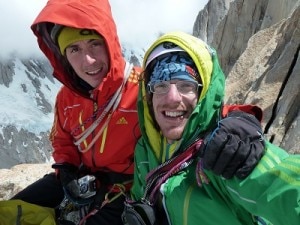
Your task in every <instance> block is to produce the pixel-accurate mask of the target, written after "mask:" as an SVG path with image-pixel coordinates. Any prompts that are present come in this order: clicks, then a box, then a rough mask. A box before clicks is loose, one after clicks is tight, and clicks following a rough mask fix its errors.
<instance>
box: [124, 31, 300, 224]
mask: <svg viewBox="0 0 300 225" xmlns="http://www.w3.org/2000/svg"><path fill="white" fill-rule="evenodd" d="M143 67H144V70H145V71H144V73H143V77H142V78H141V79H140V87H139V96H138V113H139V122H140V128H141V132H142V137H141V138H140V139H139V142H138V144H137V146H136V149H135V172H134V184H133V187H132V189H131V196H130V197H128V199H127V201H126V202H125V210H124V213H123V220H124V222H125V223H127V224H130V225H133V224H142V223H140V222H138V221H140V220H141V218H142V220H144V222H145V224H152V225H153V224H164V225H165V224H169V225H196V224H199V225H200V224H201V225H255V224H273V225H299V224H300V156H299V155H290V154H288V153H287V152H286V151H285V150H283V149H281V148H279V147H277V146H275V145H273V144H271V143H270V142H269V141H267V140H264V137H263V135H262V132H261V131H260V130H259V123H258V125H257V127H256V126H255V122H254V123H253V121H255V117H254V116H256V117H258V119H261V118H260V117H261V115H257V112H259V110H257V108H255V107H251V106H247V105H246V106H245V105H244V106H226V105H224V104H223V96H224V85H225V76H224V74H223V72H222V70H221V68H220V66H219V63H218V58H217V54H216V51H215V50H214V49H213V48H211V47H210V46H208V45H207V44H206V43H204V42H203V41H202V40H200V39H198V38H196V37H193V36H191V35H189V34H186V33H182V32H170V33H167V34H165V35H163V36H161V37H160V38H158V39H157V40H156V41H155V42H154V43H153V44H152V45H151V47H150V48H149V49H148V51H147V52H146V54H145V58H144V62H143ZM243 111H246V112H247V113H245V112H243ZM258 114H259V113H258ZM237 127H239V128H237ZM233 129H239V132H238V133H237V135H234V134H228V135H227V134H226V132H227V131H232V130H233ZM255 129H257V135H254V136H253V135H252V136H249V135H248V133H247V132H248V131H250V130H252V131H253V130H255ZM254 133H255V132H254ZM222 134H224V135H223V136H222ZM252 134H253V132H252ZM262 141H263V142H264V145H265V153H264V156H263V157H262V158H261V159H260V160H259V162H258V164H257V166H256V167H255V169H254V170H253V171H252V172H251V173H250V174H247V168H245V166H244V167H243V168H238V167H237V172H236V173H235V176H234V177H233V178H230V179H226V178H227V177H226V173H225V176H224V174H222V173H221V172H220V175H218V170H220V171H221V170H222V168H223V167H225V165H226V163H227V162H223V161H222V159H224V158H226V157H224V158H223V157H222V155H221V156H220V157H219V159H218V160H217V161H216V162H211V161H210V160H211V159H212V158H213V157H210V156H209V155H210V154H215V153H214V149H215V146H218V145H220V143H221V145H222V144H224V143H225V142H226V143H227V144H228V143H231V144H232V146H235V145H238V146H240V145H249V146H251V148H252V149H251V148H250V149H251V150H250V151H249V152H247V153H245V154H248V155H249V156H251V157H252V158H255V154H256V153H255V148H256V147H257V143H261V142H262ZM227 146H228V145H227ZM229 146H230V145H229ZM233 150H234V148H233ZM251 157H249V161H251V159H250V158H251ZM241 160H243V159H238V158H237V159H234V158H233V160H232V162H230V163H232V164H231V166H232V167H235V166H236V165H238V164H241ZM256 160H257V159H256ZM242 163H245V161H243V162H242ZM249 163H250V162H249ZM245 164H247V163H245ZM212 165H214V166H212ZM229 167H230V166H229ZM246 167H247V166H246ZM218 168H219V169H218ZM229 177H230V176H228V178H229ZM136 213H137V214H139V215H140V216H141V217H140V218H137V216H136Z"/></svg>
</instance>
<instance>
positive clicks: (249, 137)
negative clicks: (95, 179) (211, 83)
mask: <svg viewBox="0 0 300 225" xmlns="http://www.w3.org/2000/svg"><path fill="white" fill-rule="evenodd" d="M264 148H265V144H264V140H263V136H262V128H261V124H260V122H259V121H258V120H257V119H256V118H255V116H253V115H252V114H248V113H245V112H242V111H233V112H231V113H229V114H228V116H227V117H225V118H224V119H222V120H220V121H219V122H218V127H217V128H215V130H213V132H212V133H211V134H210V135H208V136H207V138H206V145H205V147H204V153H203V156H202V157H203V167H204V169H207V170H211V171H213V172H214V173H215V174H217V175H221V176H223V177H224V178H227V179H229V178H232V177H233V176H237V177H238V178H240V179H243V178H245V177H247V176H248V175H249V174H250V173H251V172H252V170H253V169H254V168H255V166H256V165H257V163H258V161H259V160H260V159H261V157H262V156H263V154H264Z"/></svg>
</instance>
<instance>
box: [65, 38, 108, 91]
mask: <svg viewBox="0 0 300 225" xmlns="http://www.w3.org/2000/svg"><path fill="white" fill-rule="evenodd" d="M66 56H67V59H68V61H69V63H70V64H71V66H72V67H73V69H74V71H75V72H76V74H77V75H78V76H79V77H80V78H81V79H83V80H84V81H86V82H87V83H88V84H90V85H91V86H92V87H94V88H95V87H97V86H98V85H99V84H100V83H101V82H102V80H103V78H104V77H105V76H106V75H107V73H108V70H109V56H108V53H107V48H106V46H105V43H104V42H103V40H98V39H95V40H94V39H93V40H82V41H77V42H74V43H73V44H71V45H69V46H68V47H67V48H66Z"/></svg>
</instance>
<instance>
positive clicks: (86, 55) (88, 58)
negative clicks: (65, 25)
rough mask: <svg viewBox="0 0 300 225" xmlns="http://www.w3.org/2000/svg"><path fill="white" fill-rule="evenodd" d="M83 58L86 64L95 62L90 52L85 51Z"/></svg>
mask: <svg viewBox="0 0 300 225" xmlns="http://www.w3.org/2000/svg"><path fill="white" fill-rule="evenodd" d="M84 58H85V61H86V62H87V63H88V64H93V63H94V62H96V58H95V57H94V56H93V54H91V53H90V52H88V51H86V52H85V53H84Z"/></svg>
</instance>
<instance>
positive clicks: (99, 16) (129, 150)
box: [31, 0, 140, 174]
mask: <svg viewBox="0 0 300 225" xmlns="http://www.w3.org/2000/svg"><path fill="white" fill-rule="evenodd" d="M54 24H59V25H64V26H70V27H75V28H85V29H93V30H96V31H97V32H98V33H99V34H100V35H101V36H102V37H103V38H104V39H105V43H106V46H107V49H108V52H109V57H110V70H109V72H108V74H107V76H106V77H105V78H104V80H103V82H102V83H101V84H100V85H99V86H98V87H97V88H95V89H94V90H93V91H92V94H91V95H90V96H86V95H83V94H82V93H80V91H78V90H77V89H76V87H75V86H74V85H73V83H72V78H71V76H70V74H68V72H66V69H65V66H64V63H63V56H62V55H61V54H60V53H59V51H58V48H57V46H56V45H55V43H54V42H53V41H52V40H51V37H50V35H51V28H52V27H53V25H54ZM31 29H32V31H33V33H34V34H35V35H36V36H37V40H38V44H39V47H40V49H41V50H42V51H43V52H44V54H45V55H46V57H47V58H48V59H49V61H50V63H51V65H52V67H53V69H54V71H53V76H54V77H55V78H57V79H58V80H59V81H60V82H61V83H62V84H63V87H62V88H61V90H60V91H59V93H58V95H57V99H56V106H55V119H54V123H53V127H52V131H51V135H50V140H51V141H52V146H53V149H54V151H53V158H54V160H55V162H57V163H71V164H73V165H76V166H79V165H80V164H81V163H83V164H84V165H85V166H87V167H89V168H90V169H91V170H92V171H99V170H100V171H114V172H122V173H125V174H132V173H133V152H134V147H135V144H136V142H137V140H138V138H139V136H140V131H139V127H138V125H137V124H138V117H137V108H136V100H137V92H138V84H137V79H138V72H139V71H140V69H139V68H132V69H131V70H130V76H129V78H128V80H127V82H126V83H125V85H124V87H123V88H122V90H121V93H120V94H121V100H120V102H119V104H115V105H114V106H116V108H115V109H110V110H108V113H107V114H106V115H105V116H104V117H103V119H102V120H101V121H100V122H98V124H96V126H95V129H92V132H91V133H90V134H88V135H87V136H86V137H83V138H82V140H81V141H79V145H78V146H77V145H76V144H74V142H75V141H77V140H78V139H79V138H78V135H81V134H84V132H85V131H86V130H87V129H88V128H90V127H91V125H92V124H93V123H95V121H96V120H97V118H99V117H102V116H101V114H102V113H103V111H104V110H106V109H105V107H107V105H108V104H109V103H110V101H111V100H112V99H114V94H115V93H116V92H117V90H118V88H119V87H120V86H121V85H122V83H123V81H124V69H125V65H126V62H125V60H124V58H123V56H122V51H121V46H120V42H119V38H118V35H117V29H116V25H115V23H114V20H113V18H112V14H111V8H110V5H109V2H108V1H107V0H89V1H83V0H50V1H48V3H47V5H46V6H45V7H44V8H43V9H42V11H41V12H40V14H39V15H38V16H37V18H36V19H35V21H34V23H33V24H32V26H31ZM94 125H95V124H94ZM97 134H98V135H99V136H97ZM93 140H94V141H95V143H92V141H93ZM89 146H91V147H90V148H89Z"/></svg>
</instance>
